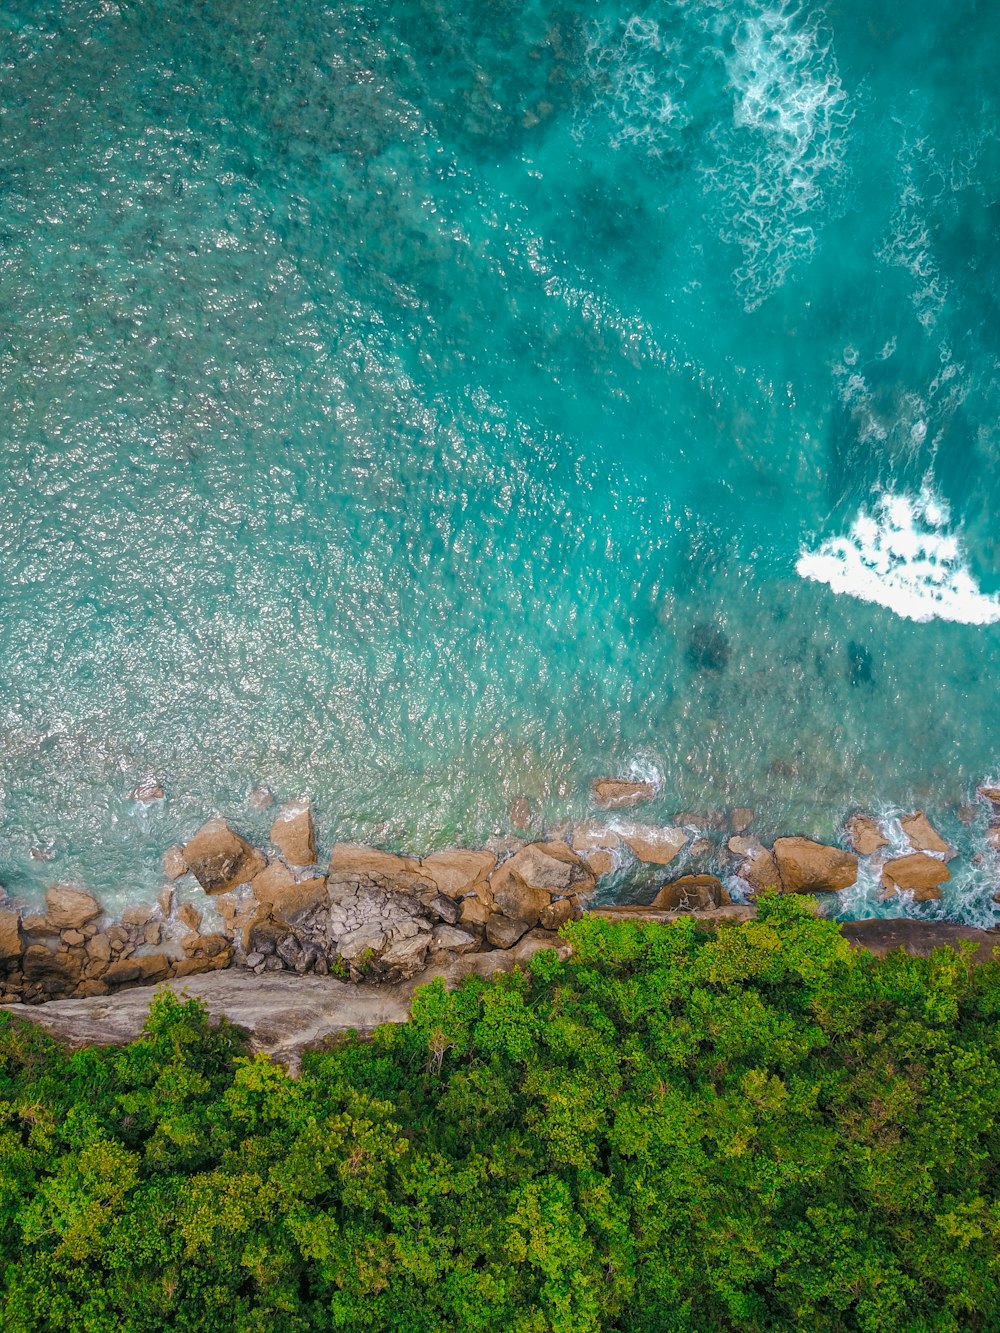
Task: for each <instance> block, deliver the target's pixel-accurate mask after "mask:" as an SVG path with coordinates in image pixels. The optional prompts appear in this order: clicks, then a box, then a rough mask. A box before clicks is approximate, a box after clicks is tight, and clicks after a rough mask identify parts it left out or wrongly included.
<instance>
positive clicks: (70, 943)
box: [59, 930, 87, 949]
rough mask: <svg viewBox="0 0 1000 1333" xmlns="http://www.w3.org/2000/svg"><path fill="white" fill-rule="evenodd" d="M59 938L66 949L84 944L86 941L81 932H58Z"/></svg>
mask: <svg viewBox="0 0 1000 1333" xmlns="http://www.w3.org/2000/svg"><path fill="white" fill-rule="evenodd" d="M59 938H60V940H62V942H63V944H64V945H65V946H66V947H67V948H68V949H72V948H75V947H76V945H78V944H83V943H85V942H86V939H87V937H86V935H84V933H83V931H82V930H61V931H60V932H59Z"/></svg>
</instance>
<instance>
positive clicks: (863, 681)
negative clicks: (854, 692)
mask: <svg viewBox="0 0 1000 1333" xmlns="http://www.w3.org/2000/svg"><path fill="white" fill-rule="evenodd" d="M847 679H848V681H849V682H850V683H851V685H853V686H855V687H857V686H858V685H871V684H873V683H874V682H873V679H872V655H871V653H870V652H869V651H868V649H867V648H866V647H865V646H864V644H863V643H855V642H854V640H853V639H852V640H851V642H850V643H849V644H848V645H847Z"/></svg>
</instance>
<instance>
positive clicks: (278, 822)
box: [271, 801, 316, 866]
mask: <svg viewBox="0 0 1000 1333" xmlns="http://www.w3.org/2000/svg"><path fill="white" fill-rule="evenodd" d="M271 842H272V843H273V844H274V845H275V847H277V849H278V851H279V852H280V853H281V855H282V856H283V857H284V858H285V860H286V861H287V862H288V864H289V865H290V866H311V865H314V864H315V862H316V829H315V827H314V824H313V813H312V806H311V805H310V804H309V802H308V801H292V802H290V803H289V804H288V805H285V806H282V808H281V809H280V810H279V811H278V815H277V818H276V819H275V821H274V823H273V824H272V825H271Z"/></svg>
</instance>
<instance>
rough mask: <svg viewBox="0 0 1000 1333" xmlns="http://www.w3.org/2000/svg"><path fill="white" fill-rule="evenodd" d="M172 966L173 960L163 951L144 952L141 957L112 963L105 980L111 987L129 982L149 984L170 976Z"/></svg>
mask: <svg viewBox="0 0 1000 1333" xmlns="http://www.w3.org/2000/svg"><path fill="white" fill-rule="evenodd" d="M170 966H171V960H170V959H169V958H167V957H166V956H165V955H164V954H162V953H149V954H143V955H142V957H139V958H123V959H121V960H120V961H119V962H117V963H112V964H111V966H110V967H109V968H108V970H107V971H106V972H105V974H104V977H103V980H104V982H105V984H106V985H107V986H108V987H109V988H110V987H113V986H124V985H126V984H127V983H129V982H140V983H145V984H148V983H150V982H153V981H162V980H163V978H164V977H168V976H169V975H170Z"/></svg>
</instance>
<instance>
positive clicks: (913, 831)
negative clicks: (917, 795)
mask: <svg viewBox="0 0 1000 1333" xmlns="http://www.w3.org/2000/svg"><path fill="white" fill-rule="evenodd" d="M899 823H900V827H901V828H902V830H903V832H904V833H905V834H906V840H907V842H908V843H909V844H910V846H911V847H913V848H915V849H916V850H917V851H918V852H950V851H951V848H950V847H949V846H948V844H947V843H946V842H945V840H944V838H942V837H941V834H940V833H938V831H937V829H936V828H935V827H934V825H933V824H932V823H931V822H930V820H929V819H928V818H927V816H926V815H925V814H924V812H923V810H917V811H916V812H915V813H914V814H912V815H904V816H903V817H902V818H901V819H900V821H899Z"/></svg>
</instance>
